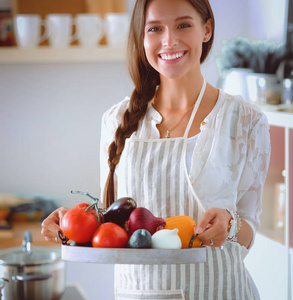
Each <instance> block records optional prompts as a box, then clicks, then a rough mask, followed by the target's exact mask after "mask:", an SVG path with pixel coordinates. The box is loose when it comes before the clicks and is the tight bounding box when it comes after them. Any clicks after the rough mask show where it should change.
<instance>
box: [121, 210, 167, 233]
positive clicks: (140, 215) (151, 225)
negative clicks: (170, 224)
mask: <svg viewBox="0 0 293 300" xmlns="http://www.w3.org/2000/svg"><path fill="white" fill-rule="evenodd" d="M165 224H166V222H165V220H164V219H162V218H157V217H155V216H154V215H153V214H152V213H151V212H150V211H149V210H148V209H146V208H144V207H137V208H135V209H134V210H133V212H132V213H131V214H130V216H129V219H128V221H127V226H128V228H129V235H130V236H131V234H132V233H133V232H134V231H136V230H137V229H146V230H147V231H149V233H150V234H151V235H153V234H154V233H155V232H156V230H157V228H158V227H160V226H162V227H164V226H165Z"/></svg>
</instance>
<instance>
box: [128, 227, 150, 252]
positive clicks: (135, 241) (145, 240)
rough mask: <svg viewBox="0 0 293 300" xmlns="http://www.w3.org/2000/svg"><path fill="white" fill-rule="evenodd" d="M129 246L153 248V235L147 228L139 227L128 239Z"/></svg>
mask: <svg viewBox="0 0 293 300" xmlns="http://www.w3.org/2000/svg"><path fill="white" fill-rule="evenodd" d="M128 247H129V248H151V247H152V235H151V234H150V233H149V231H147V230H146V229H138V230H136V231H134V233H133V234H132V236H131V237H130V239H129V241H128Z"/></svg>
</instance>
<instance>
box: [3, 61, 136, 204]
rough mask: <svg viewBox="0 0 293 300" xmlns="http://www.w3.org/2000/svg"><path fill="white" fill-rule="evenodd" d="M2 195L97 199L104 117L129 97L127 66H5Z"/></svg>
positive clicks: (129, 83) (119, 64)
mask: <svg viewBox="0 0 293 300" xmlns="http://www.w3.org/2000/svg"><path fill="white" fill-rule="evenodd" d="M0 85H1V87H0V89H1V96H0V128H1V129H0V143H1V147H0V153H1V155H0V166H1V167H0V192H1V193H13V194H20V195H36V194H37V195H44V196H47V197H53V198H55V197H56V198H58V199H59V198H60V199H62V198H67V195H68V194H69V193H70V190H71V189H80V190H89V192H90V193H92V194H93V195H96V196H98V195H99V186H98V184H99V139H100V120H101V116H102V113H103V112H104V111H105V110H106V109H108V108H109V107H110V106H111V105H112V104H114V103H116V102H118V101H120V100H122V99H123V98H124V97H125V96H126V95H129V93H130V90H131V87H132V83H131V82H130V80H129V78H128V73H127V70H126V67H125V64H124V63H111V64H108V63H107V64H105V63H100V64H50V65H26V64H24V65H1V66H0Z"/></svg>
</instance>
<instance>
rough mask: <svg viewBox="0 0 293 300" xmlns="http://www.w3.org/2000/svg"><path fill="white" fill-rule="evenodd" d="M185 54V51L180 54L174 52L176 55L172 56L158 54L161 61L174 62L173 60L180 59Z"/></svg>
mask: <svg viewBox="0 0 293 300" xmlns="http://www.w3.org/2000/svg"><path fill="white" fill-rule="evenodd" d="M185 53H186V51H180V52H176V53H172V54H168V53H161V54H159V56H160V58H162V59H163V60H174V59H177V58H180V57H182V56H183V55H184V54H185Z"/></svg>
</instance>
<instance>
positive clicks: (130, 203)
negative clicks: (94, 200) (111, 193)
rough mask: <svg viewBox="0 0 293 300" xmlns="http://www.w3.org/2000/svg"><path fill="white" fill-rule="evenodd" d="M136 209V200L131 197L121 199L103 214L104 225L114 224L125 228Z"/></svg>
mask: <svg viewBox="0 0 293 300" xmlns="http://www.w3.org/2000/svg"><path fill="white" fill-rule="evenodd" d="M135 208H136V202H135V200H134V199H132V198H130V197H123V198H119V199H118V200H116V201H115V202H113V203H112V204H111V205H110V206H109V207H108V208H107V209H106V210H105V211H104V212H103V220H104V223H106V222H113V223H116V224H117V225H119V226H121V227H122V228H124V226H125V222H126V221H127V220H128V218H129V216H130V214H131V212H132V211H133V210H134V209H135Z"/></svg>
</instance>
